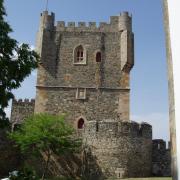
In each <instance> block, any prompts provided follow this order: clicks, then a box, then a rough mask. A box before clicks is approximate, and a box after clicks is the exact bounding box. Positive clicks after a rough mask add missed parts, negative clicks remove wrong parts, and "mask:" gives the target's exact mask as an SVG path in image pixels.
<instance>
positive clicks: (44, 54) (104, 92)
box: [11, 11, 169, 179]
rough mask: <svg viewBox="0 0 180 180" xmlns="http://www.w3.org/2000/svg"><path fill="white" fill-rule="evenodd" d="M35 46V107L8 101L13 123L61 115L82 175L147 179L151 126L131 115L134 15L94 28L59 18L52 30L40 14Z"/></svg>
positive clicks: (51, 21)
mask: <svg viewBox="0 0 180 180" xmlns="http://www.w3.org/2000/svg"><path fill="white" fill-rule="evenodd" d="M36 47H37V51H38V52H39V54H40V56H41V61H40V64H39V68H38V76H37V85H36V99H35V105H34V101H31V102H27V100H26V101H25V102H24V104H25V105H24V106H22V101H16V100H14V101H13V108H12V117H11V121H12V123H13V125H14V124H17V121H19V122H20V123H21V122H22V121H23V119H24V118H25V116H26V117H27V116H28V115H30V114H33V113H41V112H46V113H51V114H62V113H64V114H66V115H67V116H66V121H67V122H68V123H70V124H72V126H73V127H74V128H75V129H76V130H77V134H78V135H80V136H82V138H83V144H84V147H85V148H84V157H83V162H82V164H83V163H84V169H86V177H89V179H105V178H119V179H121V178H125V177H148V176H151V175H152V153H153V152H155V151H152V148H153V146H152V127H151V125H149V124H147V123H141V124H138V123H136V122H133V121H130V117H129V113H130V112H129V111H130V107H129V101H130V99H129V96H130V88H129V80H130V71H131V69H132V67H133V65H134V34H133V32H132V17H131V16H130V15H129V14H128V13H127V12H123V13H122V14H120V15H118V16H111V17H110V22H109V23H105V22H101V23H100V24H99V26H97V25H96V23H95V22H89V23H88V25H87V24H86V23H85V22H79V23H78V24H76V23H75V22H69V23H68V24H67V25H66V24H65V22H63V21H58V22H57V24H56V25H55V15H54V13H51V14H50V15H49V14H48V12H47V11H44V12H43V13H42V14H41V20H40V27H39V31H38V35H37V45H36ZM15 110H16V111H15ZM27 111H29V113H27ZM23 112H24V113H23ZM21 113H23V115H21ZM18 118H19V120H18ZM156 153H157V151H156ZM158 153H159V151H158ZM158 153H157V154H158ZM153 159H154V161H156V160H155V157H154V156H153ZM159 164H161V163H159ZM87 165H88V166H87ZM156 166H158V163H156ZM59 173H61V172H59ZM166 175H167V173H166ZM168 175H169V174H168Z"/></svg>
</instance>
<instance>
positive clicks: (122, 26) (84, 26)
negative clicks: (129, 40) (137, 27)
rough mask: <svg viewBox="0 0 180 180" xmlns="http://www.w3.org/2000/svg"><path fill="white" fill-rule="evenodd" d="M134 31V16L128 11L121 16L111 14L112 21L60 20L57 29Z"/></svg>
mask: <svg viewBox="0 0 180 180" xmlns="http://www.w3.org/2000/svg"><path fill="white" fill-rule="evenodd" d="M124 30H127V31H132V17H131V16H130V15H129V14H128V12H124V13H122V14H120V15H119V16H111V17H110V22H100V23H98V24H97V23H96V22H88V23H86V22H77V23H76V22H67V23H65V22H64V21H58V22H57V25H56V31H57V32H58V31H67V32H68V31H70V32H72V31H75V32H76V31H77V32H78V31H87V32H118V31H124Z"/></svg>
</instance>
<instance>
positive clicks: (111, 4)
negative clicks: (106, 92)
mask: <svg viewBox="0 0 180 180" xmlns="http://www.w3.org/2000/svg"><path fill="white" fill-rule="evenodd" d="M5 6H6V10H7V14H8V17H7V20H8V22H9V23H10V25H11V26H12V28H13V30H14V32H13V33H12V34H11V35H12V36H13V37H14V38H15V39H17V40H18V41H19V42H20V43H21V42H25V43H28V44H30V45H32V46H34V45H35V37H36V32H37V30H38V25H39V17H40V13H41V12H42V11H43V10H44V9H45V6H46V0H26V1H25V0H5ZM48 10H49V11H53V12H55V14H56V20H64V21H66V22H69V21H76V22H78V21H86V22H89V21H96V22H101V21H109V16H111V15H118V14H119V13H120V12H122V11H129V12H130V13H131V14H132V16H133V31H134V34H135V66H134V68H133V70H132V72H131V120H136V121H140V122H141V121H146V122H149V123H150V124H152V125H153V137H154V138H164V139H166V140H167V139H169V132H168V130H169V128H168V87H167V67H166V54H165V34H164V29H163V28H164V27H163V14H162V7H161V0H150V1H149V0H53V1H52V0H49V6H48ZM35 82H36V72H33V73H32V75H31V76H30V77H28V78H27V79H26V80H25V81H24V83H23V84H22V87H21V88H20V89H18V90H16V91H14V93H15V95H16V97H17V98H34V97H35ZM7 111H8V110H7Z"/></svg>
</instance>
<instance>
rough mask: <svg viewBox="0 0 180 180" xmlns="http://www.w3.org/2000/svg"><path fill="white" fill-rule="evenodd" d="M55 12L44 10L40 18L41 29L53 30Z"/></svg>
mask: <svg viewBox="0 0 180 180" xmlns="http://www.w3.org/2000/svg"><path fill="white" fill-rule="evenodd" d="M54 20H55V14H54V13H51V14H50V15H49V14H48V11H43V13H41V18H40V29H47V30H52V29H54Z"/></svg>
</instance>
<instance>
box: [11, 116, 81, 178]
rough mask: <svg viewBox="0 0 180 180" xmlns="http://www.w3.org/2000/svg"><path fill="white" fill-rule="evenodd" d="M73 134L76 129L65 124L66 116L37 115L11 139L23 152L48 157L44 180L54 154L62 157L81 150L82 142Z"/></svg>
mask: <svg viewBox="0 0 180 180" xmlns="http://www.w3.org/2000/svg"><path fill="white" fill-rule="evenodd" d="M73 133H74V129H73V128H72V127H71V126H69V125H68V124H67V123H65V121H64V116H54V115H50V114H36V115H34V116H32V117H30V118H28V119H27V120H25V121H24V123H23V124H22V126H21V128H20V130H18V131H15V132H13V133H11V134H10V137H11V139H13V140H15V142H16V143H17V144H18V145H19V147H20V149H21V150H22V152H26V151H27V150H29V149H31V151H32V152H36V153H38V154H41V155H42V156H43V155H45V156H46V163H45V167H44V171H43V175H42V179H44V177H45V172H46V171H48V166H49V162H50V159H51V156H52V155H53V154H56V155H60V154H61V155H62V154H63V153H65V152H68V151H70V152H74V151H76V150H78V149H79V146H80V145H81V141H80V139H77V138H75V136H73Z"/></svg>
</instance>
